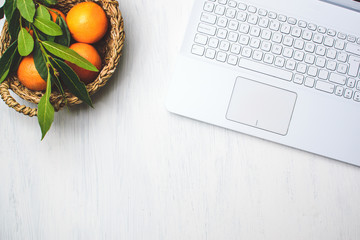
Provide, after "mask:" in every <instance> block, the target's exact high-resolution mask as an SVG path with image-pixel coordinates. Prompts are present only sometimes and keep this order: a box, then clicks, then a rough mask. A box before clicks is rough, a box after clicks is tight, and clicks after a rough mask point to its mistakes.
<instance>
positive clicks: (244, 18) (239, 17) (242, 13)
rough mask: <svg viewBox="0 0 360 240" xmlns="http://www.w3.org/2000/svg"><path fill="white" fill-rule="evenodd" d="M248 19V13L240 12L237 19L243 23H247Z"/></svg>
mask: <svg viewBox="0 0 360 240" xmlns="http://www.w3.org/2000/svg"><path fill="white" fill-rule="evenodd" d="M246 18H247V13H246V12H239V13H238V15H237V17H236V19H237V20H239V21H241V22H245V21H246Z"/></svg>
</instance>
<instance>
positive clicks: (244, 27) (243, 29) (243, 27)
mask: <svg viewBox="0 0 360 240" xmlns="http://www.w3.org/2000/svg"><path fill="white" fill-rule="evenodd" d="M249 30H250V26H249V25H247V24H246V23H242V24H240V28H239V31H240V32H241V33H245V34H246V33H248V32H249Z"/></svg>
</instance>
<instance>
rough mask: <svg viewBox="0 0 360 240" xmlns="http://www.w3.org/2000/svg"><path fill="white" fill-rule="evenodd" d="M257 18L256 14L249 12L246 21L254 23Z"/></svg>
mask: <svg viewBox="0 0 360 240" xmlns="http://www.w3.org/2000/svg"><path fill="white" fill-rule="evenodd" d="M258 20H259V17H258V16H256V15H254V14H251V15H249V18H248V23H250V24H253V25H256V24H257V22H258Z"/></svg>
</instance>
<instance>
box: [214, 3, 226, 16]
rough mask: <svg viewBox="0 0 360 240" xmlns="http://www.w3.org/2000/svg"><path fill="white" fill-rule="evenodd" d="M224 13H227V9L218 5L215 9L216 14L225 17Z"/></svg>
mask: <svg viewBox="0 0 360 240" xmlns="http://www.w3.org/2000/svg"><path fill="white" fill-rule="evenodd" d="M224 13H225V7H224V6H222V5H217V6H216V8H215V14H217V15H224Z"/></svg>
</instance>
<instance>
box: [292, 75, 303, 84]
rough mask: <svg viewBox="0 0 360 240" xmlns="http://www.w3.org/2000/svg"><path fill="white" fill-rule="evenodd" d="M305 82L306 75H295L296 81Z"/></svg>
mask: <svg viewBox="0 0 360 240" xmlns="http://www.w3.org/2000/svg"><path fill="white" fill-rule="evenodd" d="M303 82H304V76H303V75H299V74H295V76H294V83H297V84H303Z"/></svg>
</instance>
